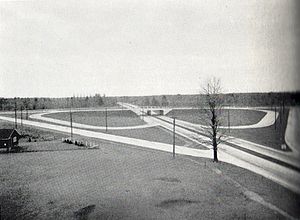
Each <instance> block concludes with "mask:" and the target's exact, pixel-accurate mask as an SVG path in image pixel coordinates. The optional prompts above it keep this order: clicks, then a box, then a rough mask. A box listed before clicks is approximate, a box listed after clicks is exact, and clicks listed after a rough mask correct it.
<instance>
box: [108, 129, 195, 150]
mask: <svg viewBox="0 0 300 220" xmlns="http://www.w3.org/2000/svg"><path fill="white" fill-rule="evenodd" d="M108 133H109V134H114V135H120V136H125V137H132V138H138V139H143V140H147V141H155V142H161V143H166V144H173V134H172V133H171V132H170V131H168V130H165V129H163V128H161V127H151V128H143V129H128V130H109V131H108ZM188 142H189V141H188V140H187V139H186V138H183V137H181V136H178V135H177V136H176V137H175V143H176V145H179V146H183V145H185V144H187V143H188Z"/></svg>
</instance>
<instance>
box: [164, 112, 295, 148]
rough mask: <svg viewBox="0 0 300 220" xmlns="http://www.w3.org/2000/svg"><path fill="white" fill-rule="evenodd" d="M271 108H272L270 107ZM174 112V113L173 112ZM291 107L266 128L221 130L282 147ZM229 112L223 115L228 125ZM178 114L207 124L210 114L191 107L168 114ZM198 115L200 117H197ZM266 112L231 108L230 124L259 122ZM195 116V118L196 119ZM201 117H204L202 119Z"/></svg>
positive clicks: (183, 117)
mask: <svg viewBox="0 0 300 220" xmlns="http://www.w3.org/2000/svg"><path fill="white" fill-rule="evenodd" d="M268 110H270V109H268ZM173 111H174V112H173ZM172 112H173V114H172ZM288 112H289V109H288V108H286V109H285V111H284V112H278V114H279V116H278V118H277V120H276V129H275V124H273V125H271V126H268V127H264V128H249V129H230V130H229V129H221V131H222V132H223V133H224V134H226V135H228V136H233V137H236V138H241V139H244V140H248V141H251V142H254V143H257V144H261V145H264V146H268V147H271V148H275V149H281V145H282V144H284V143H285V140H284V133H285V129H286V124H287V119H288ZM227 113H228V110H227V109H225V110H224V114H223V117H222V119H221V120H222V125H223V126H227V125H228V120H227ZM170 114H171V115H172V116H176V117H177V118H178V119H180V120H186V121H188V122H192V123H196V124H197V123H198V124H203V125H207V124H205V121H207V120H208V116H205V111H204V110H202V111H201V110H199V109H198V110H197V109H190V110H172V111H171V112H170V113H169V114H168V115H167V116H170ZM197 115H198V117H197ZM264 115H265V113H264V112H258V111H252V110H236V109H234V110H230V125H231V126H235V125H249V124H254V123H257V122H258V121H259V120H260V119H261V118H262V117H263V116H264ZM194 118H195V119H194ZM201 119H203V120H202V121H201Z"/></svg>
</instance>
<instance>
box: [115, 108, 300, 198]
mask: <svg viewBox="0 0 300 220" xmlns="http://www.w3.org/2000/svg"><path fill="white" fill-rule="evenodd" d="M119 104H120V105H122V106H124V107H126V108H128V109H130V110H132V111H133V112H135V113H136V114H138V115H140V114H141V108H139V107H138V106H135V105H132V104H127V103H119ZM144 120H145V121H146V122H149V123H157V124H159V125H160V126H162V127H164V128H166V129H168V130H170V131H172V130H173V124H172V122H173V119H172V118H169V117H166V116H155V117H151V116H144ZM176 133H177V134H179V135H182V136H184V137H186V138H188V139H190V140H193V141H195V142H197V143H199V144H202V145H203V146H205V147H207V148H209V149H211V146H210V145H209V144H208V143H207V142H209V141H210V139H209V138H208V137H207V136H206V135H205V132H204V130H203V128H201V127H200V126H196V125H194V124H192V123H188V122H185V121H181V120H176ZM218 152H219V160H220V161H224V162H227V163H231V164H234V165H236V166H240V167H243V168H245V169H248V170H251V171H252V172H255V173H258V174H260V175H262V176H264V177H266V178H268V179H271V180H273V181H275V182H277V183H279V184H280V185H282V186H284V187H286V188H288V189H290V190H292V191H294V192H297V193H298V194H300V159H299V155H298V154H297V153H295V152H283V151H279V150H275V149H272V148H268V147H265V146H262V145H259V144H256V143H253V142H249V141H246V140H243V139H239V138H233V137H230V138H229V139H228V140H227V141H226V142H224V143H221V144H220V145H219V149H218ZM211 155H212V152H211Z"/></svg>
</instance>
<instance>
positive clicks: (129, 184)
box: [0, 140, 300, 220]
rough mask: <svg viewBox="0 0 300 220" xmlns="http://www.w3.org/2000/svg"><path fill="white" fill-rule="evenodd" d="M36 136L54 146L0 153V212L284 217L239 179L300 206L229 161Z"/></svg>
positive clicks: (288, 206)
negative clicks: (79, 145) (82, 145)
mask: <svg viewBox="0 0 300 220" xmlns="http://www.w3.org/2000/svg"><path fill="white" fill-rule="evenodd" d="M31 144H32V146H31V148H32V149H34V148H38V149H40V148H41V147H38V144H37V143H31ZM40 144H42V145H44V147H42V148H43V149H52V148H53V146H54V145H55V146H56V149H60V150H57V151H56V150H54V151H43V150H38V152H29V153H11V154H0V166H1V170H0V178H1V181H0V190H1V191H0V192H1V193H0V207H1V209H0V216H1V220H2V219H3V220H4V219H284V218H283V216H281V215H280V214H278V213H276V212H274V211H272V210H270V209H268V208H266V207H264V206H262V205H261V204H259V203H257V202H254V201H252V200H250V199H249V198H248V197H246V196H245V188H243V187H249V188H247V190H251V191H252V192H254V193H259V194H260V195H261V196H262V197H263V199H264V200H265V201H267V202H271V203H272V204H274V205H276V206H278V207H279V208H281V209H283V210H285V211H286V212H288V213H289V214H291V215H293V216H295V217H299V214H300V213H299V209H298V205H299V196H297V195H295V194H293V193H291V192H290V191H288V190H286V189H284V188H283V187H281V186H279V185H277V184H275V183H273V182H271V181H269V180H267V179H265V178H263V177H261V176H259V175H256V174H253V173H251V172H249V171H246V170H244V169H241V168H238V167H234V166H232V165H229V164H225V163H218V164H216V163H212V162H211V160H207V159H201V158H198V159H196V158H191V157H184V156H177V157H176V159H172V156H171V154H169V153H163V152H159V151H153V150H146V149H140V148H138V147H130V146H126V145H123V144H115V143H109V142H104V141H100V140H98V144H99V146H100V149H98V150H71V149H69V146H70V145H67V144H63V143H58V142H55V141H54V142H41V143H40ZM35 145H36V146H35ZM63 149H66V150H63ZM216 168H217V169H218V170H219V172H215V171H214V170H215V169H216ZM233 179H234V180H236V181H238V183H239V184H241V186H242V187H241V186H236V184H234V182H232V180H233Z"/></svg>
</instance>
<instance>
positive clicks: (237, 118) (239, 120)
mask: <svg viewBox="0 0 300 220" xmlns="http://www.w3.org/2000/svg"><path fill="white" fill-rule="evenodd" d="M228 112H229V122H230V126H237V125H251V124H255V123H257V122H259V121H260V120H261V119H262V118H263V117H264V116H265V114H266V113H264V112H259V111H253V110H245V109H223V110H222V111H221V112H220V114H219V115H220V121H221V125H222V126H227V125H228ZM167 116H169V117H176V118H178V119H179V120H183V121H187V122H191V123H195V124H201V125H208V120H209V117H208V113H207V110H204V109H174V110H172V111H170V112H169V113H168V114H167Z"/></svg>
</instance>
